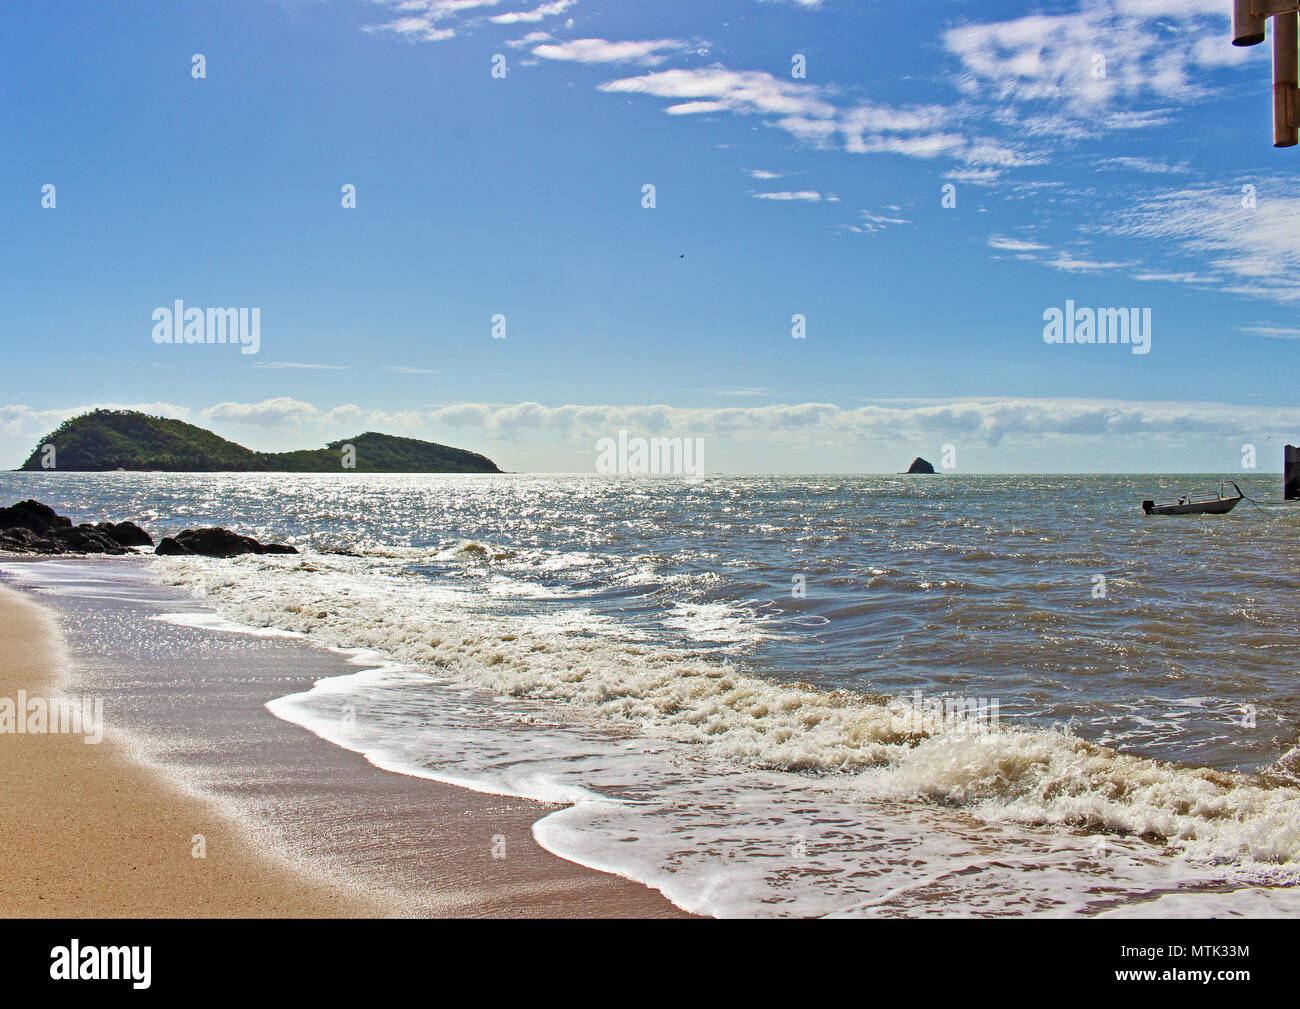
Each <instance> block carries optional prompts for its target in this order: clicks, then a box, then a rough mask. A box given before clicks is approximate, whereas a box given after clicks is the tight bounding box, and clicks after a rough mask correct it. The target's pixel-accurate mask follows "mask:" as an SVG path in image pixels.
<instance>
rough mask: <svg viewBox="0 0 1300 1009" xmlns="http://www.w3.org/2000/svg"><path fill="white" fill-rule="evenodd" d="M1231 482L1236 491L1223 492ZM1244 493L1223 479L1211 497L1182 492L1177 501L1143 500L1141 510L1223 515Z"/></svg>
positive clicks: (1175, 513) (1156, 512) (1177, 513)
mask: <svg viewBox="0 0 1300 1009" xmlns="http://www.w3.org/2000/svg"><path fill="white" fill-rule="evenodd" d="M1228 484H1232V489H1233V490H1235V491H1236V492H1237V493H1236V494H1235V495H1232V494H1227V495H1225V494H1224V493H1223V490H1224V488H1225V487H1226V486H1227V485H1228ZM1243 496H1244V495H1243V494H1242V493H1241V488H1240V487H1238V486H1237V485H1236V484H1235V483H1232V481H1231V480H1224V481H1223V483H1221V484H1219V493H1218V494H1215V495H1214V496H1213V497H1211V496H1210V495H1204V496H1202V497H1195V498H1194V497H1192V496H1191V495H1190V494H1184V495H1183V496H1182V497H1180V498H1179V499H1178V500H1177V501H1173V502H1165V503H1163V504H1156V502H1154V501H1143V502H1142V511H1144V512H1145V513H1146V514H1148V515H1223V514H1225V513H1226V512H1230V511H1232V509H1234V508H1235V507H1237V502H1238V501H1240V500H1241V499H1242V497H1243Z"/></svg>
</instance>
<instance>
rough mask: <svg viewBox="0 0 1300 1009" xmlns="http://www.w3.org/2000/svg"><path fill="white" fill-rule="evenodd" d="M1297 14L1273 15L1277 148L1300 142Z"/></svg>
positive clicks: (1274, 106) (1274, 116)
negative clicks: (1297, 98)
mask: <svg viewBox="0 0 1300 1009" xmlns="http://www.w3.org/2000/svg"><path fill="white" fill-rule="evenodd" d="M1297 28H1300V20H1297V15H1296V12H1295V11H1287V12H1285V13H1282V14H1274V15H1273V146H1274V147H1294V146H1295V145H1296V143H1297V142H1300V129H1298V127H1300V116H1297V114H1296V113H1297V108H1296V107H1297V104H1300V103H1297V100H1296V96H1297V93H1298V92H1300V82H1298V80H1297V78H1300V38H1298V37H1297Z"/></svg>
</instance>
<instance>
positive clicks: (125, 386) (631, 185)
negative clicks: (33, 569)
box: [0, 0, 1300, 472]
mask: <svg viewBox="0 0 1300 1009" xmlns="http://www.w3.org/2000/svg"><path fill="white" fill-rule="evenodd" d="M1229 6H1230V5H1229V4H1228V2H1227V0H1213V2H1207V0H1184V2H1178V3H1174V2H1167V3H1159V2H1155V0H1088V2H1083V3H1079V2H1063V3H1044V4H1040V5H1033V6H1029V5H1025V4H1012V3H994V2H976V0H970V2H953V0H942V2H940V0H916V2H914V3H909V4H903V3H862V2H848V0H822V2H820V3H815V2H812V0H787V2H781V0H716V2H714V0H707V2H706V0H693V2H686V0H680V2H679V0H661V2H638V3H632V2H627V3H600V4H598V3H593V2H591V0H573V2H568V0H553V2H542V0H520V2H511V0H496V2H493V0H410V2H376V0H319V2H312V0H283V2H266V0H226V2H221V3H215V2H213V3H204V2H195V3H185V4H173V5H159V4H156V3H145V2H138V3H136V2H117V3H100V2H93V3H91V2H88V3H80V2H65V3H60V4H59V5H58V6H57V7H47V6H42V5H21V6H20V5H7V6H6V7H5V9H4V11H3V13H0V55H3V63H4V71H3V87H2V88H0V108H2V115H0V129H3V132H4V147H5V151H6V155H5V157H4V158H3V159H2V160H0V183H2V184H3V194H4V195H3V199H2V200H0V215H2V216H0V221H2V222H3V226H4V232H5V237H6V241H5V242H4V243H3V246H2V247H0V250H2V251H0V257H2V259H0V267H2V268H0V295H2V297H0V306H2V307H0V313H3V314H2V316H0V318H2V319H3V331H4V339H5V351H6V359H7V367H6V368H5V369H4V372H3V377H2V378H0V383H3V385H2V386H0V465H4V466H15V465H17V464H18V463H20V462H21V461H22V459H23V458H24V457H25V456H26V454H27V453H28V452H29V451H30V450H31V449H32V447H33V446H34V445H35V444H36V442H37V440H38V439H39V437H40V436H41V435H42V434H44V433H46V432H47V431H49V430H50V429H52V428H53V427H54V426H56V425H57V423H58V422H59V421H61V420H62V419H63V418H65V417H66V416H69V415H71V414H73V413H76V412H79V411H81V410H83V409H86V408H88V407H90V406H94V405H100V404H115V405H122V406H136V407H140V408H144V409H150V410H152V411H154V412H160V413H164V414H166V415H169V416H180V417H184V418H186V419H188V420H190V421H192V422H195V423H199V424H202V425H204V426H206V427H210V428H212V429H214V430H216V431H218V432H219V433H221V434H223V435H225V436H227V437H231V438H234V439H236V440H238V441H240V442H242V443H244V444H247V445H250V446H252V447H256V448H266V449H279V448H295V447H309V446H314V445H320V444H323V443H324V442H325V441H326V440H327V439H332V438H335V437H341V436H346V435H350V434H355V433H358V432H359V431H361V430H372V429H373V430H383V431H389V432H392V433H398V434H409V435H413V436H416V437H423V438H429V439H433V440H438V441H444V442H448V443H450V444H454V445H460V446H464V447H467V448H472V449H475V450H478V451H483V452H486V453H487V454H489V455H491V456H492V457H493V458H494V459H496V460H497V461H498V462H499V463H500V464H501V465H502V466H503V467H504V468H507V469H512V470H540V471H547V470H577V471H591V470H593V468H594V465H595V459H596V447H595V446H596V442H597V440H598V439H599V438H601V437H605V436H613V435H616V434H617V432H618V430H620V429H626V430H628V431H629V433H630V434H632V435H643V436H651V435H662V436H672V435H680V436H687V437H701V438H704V439H705V465H706V468H707V469H709V470H722V471H866V472H873V471H893V470H898V469H900V468H904V467H905V466H906V464H907V463H908V462H909V461H910V460H911V458H912V457H913V456H915V455H918V454H919V455H924V456H926V457H928V458H930V459H932V460H933V461H935V462H938V461H939V456H940V455H941V453H942V448H943V446H945V445H952V446H954V448H955V458H956V461H957V468H958V469H959V470H961V471H971V472H978V471H1021V470H1048V471H1081V470H1100V471H1107V470H1170V471H1178V470H1189V469H1197V470H1210V471H1232V470H1239V469H1240V466H1241V455H1242V452H1241V448H1242V445H1243V444H1246V443H1251V444H1256V445H1257V446H1258V450H1259V465H1260V467H1261V468H1262V469H1276V468H1278V467H1279V466H1280V454H1281V453H1280V447H1279V446H1280V444H1281V443H1282V442H1284V441H1288V440H1289V441H1296V440H1300V407H1297V406H1296V405H1295V395H1294V378H1293V376H1294V375H1295V374H1296V371H1297V365H1298V364H1300V355H1298V354H1297V350H1300V319H1298V318H1297V307H1298V306H1300V288H1297V286H1296V277H1297V275H1298V274H1297V271H1298V269H1300V184H1298V180H1300V153H1298V150H1300V149H1291V150H1274V149H1273V147H1272V145H1271V132H1270V121H1271V120H1270V100H1271V98H1270V77H1269V73H1270V71H1269V57H1268V49H1269V46H1259V47H1256V48H1253V49H1246V50H1242V49H1236V48H1234V47H1233V46H1231V45H1230V44H1229V39H1228V19H1227V11H1228V9H1229ZM194 54H202V55H203V57H204V59H205V62H206V66H205V70H206V76H205V77H203V78H196V77H194V76H193V74H192V57H193V56H194ZM498 55H500V56H501V57H504V62H505V67H506V71H505V75H504V77H494V76H493V74H492V68H493V62H494V58H495V57H496V56H498ZM796 56H802V57H803V58H804V62H805V63H806V76H805V77H802V78H800V77H795V76H793V75H792V70H794V67H795V63H794V58H795V57H796ZM1099 60H1100V61H1104V62H1099ZM498 62H499V61H498ZM47 184H48V185H53V186H55V206H54V207H53V208H46V207H42V205H41V204H42V192H43V190H42V187H43V186H46V185H47ZM345 184H350V185H353V186H355V187H356V207H355V208H354V209H345V208H343V207H342V206H341V205H340V204H341V195H340V192H341V187H342V186H344V185H345ZM647 184H649V185H653V186H654V187H655V206H654V207H653V208H652V209H647V208H645V207H643V206H642V203H643V186H645V185H647ZM947 185H950V186H953V187H955V189H953V190H952V191H951V192H952V193H953V194H954V195H955V198H956V206H955V207H944V206H943V194H944V188H943V187H945V186H947ZM1245 186H1252V187H1254V193H1255V205H1254V206H1253V207H1250V206H1246V205H1244V204H1246V203H1248V202H1249V201H1248V200H1245V199H1244V198H1243V194H1244V192H1245V190H1244V189H1243V187H1245ZM176 299H182V300H183V301H184V302H185V304H186V305H187V306H199V307H227V306H239V307H256V308H258V309H259V310H260V317H261V333H260V348H259V352H258V353H257V354H241V353H240V352H239V348H238V347H231V346H225V345H197V346H196V345H188V344H178V345H159V344H157V343H155V342H154V341H153V339H152V338H151V332H152V328H153V321H152V313H153V312H154V310H155V308H158V307H160V306H171V305H172V304H173V302H174V301H175V300H176ZM1067 300H1070V301H1073V302H1074V303H1075V304H1076V305H1078V306H1091V307H1124V308H1130V307H1132V308H1142V309H1150V310H1151V317H1152V331H1151V347H1150V353H1148V354H1134V353H1131V350H1132V348H1131V347H1128V346H1123V345H1103V346H1094V345H1052V344H1048V343H1045V342H1044V340H1043V328H1044V322H1043V317H1044V312H1045V311H1047V310H1048V309H1050V308H1052V307H1056V308H1064V307H1065V305H1066V302H1067ZM497 314H500V315H504V316H505V320H506V336H505V339H503V340H502V339H493V336H492V328H491V319H492V317H493V316H494V315H497ZM795 315H802V316H804V317H805V318H806V327H807V329H806V333H807V335H806V338H804V339H801V340H796V339H794V338H792V335H791V329H792V318H793V316H795Z"/></svg>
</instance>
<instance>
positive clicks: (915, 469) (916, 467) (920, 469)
mask: <svg viewBox="0 0 1300 1009" xmlns="http://www.w3.org/2000/svg"><path fill="white" fill-rule="evenodd" d="M907 472H909V473H933V472H934V466H933V465H932V464H930V463H928V462H926V461H925V460H924V459H922V458H921V457H920V456H919V455H918V456H917V457H916V458H915V459H913V460H912V465H910V466H908V467H907Z"/></svg>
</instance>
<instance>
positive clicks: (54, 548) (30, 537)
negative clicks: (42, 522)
mask: <svg viewBox="0 0 1300 1009" xmlns="http://www.w3.org/2000/svg"><path fill="white" fill-rule="evenodd" d="M0 550H3V551H6V552H8V553H15V554H62V553H67V552H68V551H67V547H65V546H64V545H63V544H62V543H60V542H58V541H57V540H53V539H50V538H49V537H48V536H41V535H39V534H38V533H34V532H32V531H31V530H30V529H21V528H15V529H4V530H0Z"/></svg>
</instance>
